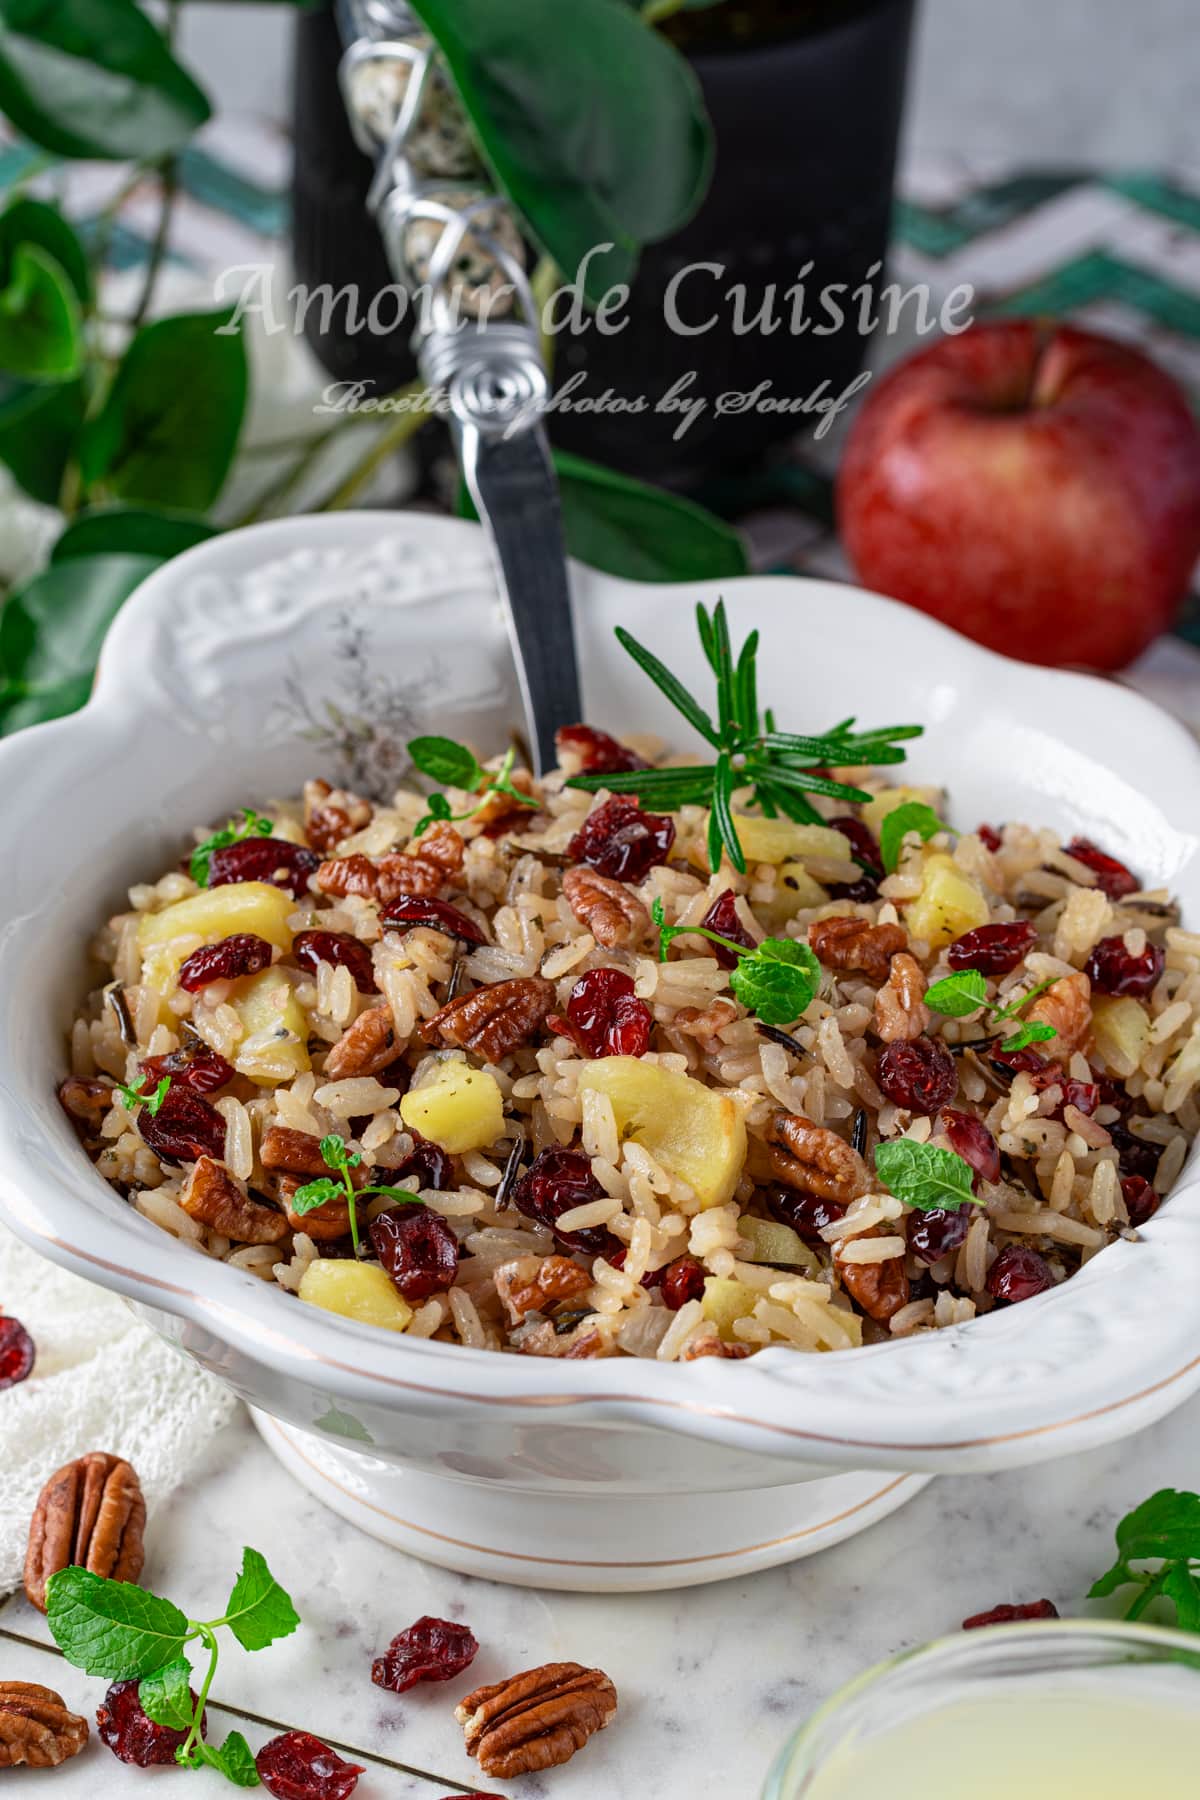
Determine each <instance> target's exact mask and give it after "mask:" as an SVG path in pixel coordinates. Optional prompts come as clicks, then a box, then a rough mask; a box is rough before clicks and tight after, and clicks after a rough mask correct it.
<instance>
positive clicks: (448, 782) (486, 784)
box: [408, 737, 539, 838]
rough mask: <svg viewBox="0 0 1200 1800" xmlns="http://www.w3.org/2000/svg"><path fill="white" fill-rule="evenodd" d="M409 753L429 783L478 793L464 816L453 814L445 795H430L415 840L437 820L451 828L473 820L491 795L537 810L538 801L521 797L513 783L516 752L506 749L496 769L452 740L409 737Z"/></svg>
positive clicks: (525, 795) (526, 796) (417, 827)
mask: <svg viewBox="0 0 1200 1800" xmlns="http://www.w3.org/2000/svg"><path fill="white" fill-rule="evenodd" d="M408 754H409V758H410V760H411V762H412V765H413V767H414V768H415V769H419V770H420V771H421V773H422V775H428V776H429V777H430V779H431V780H432V781H440V782H442V783H444V785H445V786H446V787H455V788H462V789H464V790H465V791H466V792H467V793H469V794H470V793H478V794H479V799H478V801H477V802H476V804H475V805H474V806H473V807H472V808H471V810H470V812H465V813H456V812H455V811H454V809H453V808H452V807H451V805H450V802H449V801H448V800H447V798H446V796H445V794H442V793H434V794H430V796H429V799H428V802H427V804H428V807H429V811H428V812H427V813H426V814H425V816H424V818H422V819H419V820H418V821H417V825H416V829H415V830H414V832H413V836H414V837H415V838H419V837H421V836H423V834H424V833H425V832H426V831H428V830H429V827H430V826H431V825H432V824H433V823H434V821H435V820H438V819H444V820H445V821H446V823H447V824H451V825H460V824H462V823H463V822H464V820H467V819H474V818H475V817H476V816H477V815H478V814H479V813H481V812H482V811H483V809H484V807H485V806H486V805H487V803H488V801H489V800H490V799H491V797H492V795H493V794H507V795H508V797H509V799H510V800H515V801H516V803H517V805H518V806H528V807H531V808H532V809H533V811H534V812H536V811H537V809H538V804H539V803H538V801H536V800H535V799H534V798H533V796H532V795H531V794H523V793H522V792H521V790H520V788H519V787H517V786H516V784H515V783H514V781H513V778H512V772H513V764H514V762H515V761H516V756H517V753H516V751H515V750H509V752H508V754H507V756H506V757H505V758H504V761H503V762H502V763H501V764H500V767H499V768H498V769H485V768H484V767H483V765H482V763H480V762H478V761H477V760H476V758H475V756H474V754H473V752H472V751H470V750H468V749H467V746H466V745H465V744H459V743H456V742H455V740H454V739H453V738H446V737H418V738H410V739H409V744H408Z"/></svg>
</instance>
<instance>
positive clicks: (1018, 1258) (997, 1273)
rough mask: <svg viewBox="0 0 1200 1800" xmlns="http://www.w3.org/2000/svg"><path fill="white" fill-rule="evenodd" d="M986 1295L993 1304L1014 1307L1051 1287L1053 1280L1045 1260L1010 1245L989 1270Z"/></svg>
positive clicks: (1019, 1246) (1023, 1248)
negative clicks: (1004, 1302) (1000, 1301)
mask: <svg viewBox="0 0 1200 1800" xmlns="http://www.w3.org/2000/svg"><path fill="white" fill-rule="evenodd" d="M986 1285H987V1291H988V1293H989V1294H990V1295H991V1296H992V1298H993V1300H1003V1301H1006V1302H1007V1303H1008V1304H1009V1305H1011V1306H1015V1305H1016V1303H1017V1302H1018V1301H1019V1300H1032V1299H1033V1297H1034V1295H1035V1294H1044V1293H1045V1292H1046V1289H1047V1288H1052V1287H1053V1286H1054V1276H1053V1274H1052V1273H1051V1271H1050V1265H1049V1263H1048V1262H1047V1261H1046V1259H1045V1257H1044V1256H1039V1255H1038V1253H1037V1251H1036V1250H1030V1249H1028V1248H1027V1247H1026V1245H1024V1244H1009V1245H1008V1246H1007V1248H1005V1249H1004V1250H1002V1251H1001V1252H1000V1254H999V1256H998V1257H997V1258H996V1260H995V1262H994V1263H993V1264H992V1266H991V1268H990V1269H989V1270H988V1276H987V1284H986Z"/></svg>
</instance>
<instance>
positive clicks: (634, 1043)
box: [546, 969, 654, 1056]
mask: <svg viewBox="0 0 1200 1800" xmlns="http://www.w3.org/2000/svg"><path fill="white" fill-rule="evenodd" d="M546 1023H547V1025H549V1027H550V1029H551V1030H552V1031H557V1032H560V1033H561V1034H562V1035H563V1036H564V1037H569V1038H570V1039H571V1040H572V1042H573V1043H574V1044H575V1045H576V1046H577V1048H578V1049H580V1050H582V1052H583V1054H584V1055H585V1056H644V1055H645V1054H646V1051H647V1050H648V1049H649V1048H650V1033H651V1031H652V1029H653V1026H654V1018H653V1015H652V1014H651V1011H650V1008H649V1007H648V1006H647V1005H646V1002H645V1001H644V1000H639V999H638V997H637V995H636V994H635V993H634V991H633V977H632V976H631V975H626V974H624V973H623V972H622V971H621V970H620V969H589V970H588V972H587V974H586V975H581V976H580V978H579V980H578V981H577V982H576V983H575V986H574V987H573V988H572V989H571V997H570V999H569V1000H568V1001H567V1016H566V1018H562V1017H561V1016H559V1015H558V1014H554V1013H552V1014H551V1015H550V1017H549V1018H548V1019H547V1020H546Z"/></svg>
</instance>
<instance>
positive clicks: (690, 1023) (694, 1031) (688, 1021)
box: [671, 1000, 738, 1043]
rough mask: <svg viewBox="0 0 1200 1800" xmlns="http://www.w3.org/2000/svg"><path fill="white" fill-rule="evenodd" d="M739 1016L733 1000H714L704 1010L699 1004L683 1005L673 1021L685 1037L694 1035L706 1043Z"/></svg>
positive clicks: (677, 1029)
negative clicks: (701, 1009)
mask: <svg viewBox="0 0 1200 1800" xmlns="http://www.w3.org/2000/svg"><path fill="white" fill-rule="evenodd" d="M737 1016H738V1009H737V1007H736V1006H735V1005H734V1004H733V1001H732V1000H714V1001H713V1003H712V1005H711V1006H706V1007H705V1009H704V1011H703V1012H701V1011H700V1008H699V1007H698V1006H681V1007H680V1009H679V1011H678V1012H677V1013H676V1014H675V1017H674V1018H673V1019H672V1020H671V1023H672V1025H673V1026H674V1027H675V1029H676V1031H682V1032H683V1034H684V1036H685V1037H694V1038H696V1039H697V1040H698V1041H699V1042H700V1043H704V1041H705V1040H706V1039H708V1038H715V1037H716V1036H717V1035H718V1034H719V1033H720V1032H722V1031H724V1029H725V1027H726V1026H727V1025H732V1024H733V1022H734V1020H735V1019H736V1018H737Z"/></svg>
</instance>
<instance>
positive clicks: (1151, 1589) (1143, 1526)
mask: <svg viewBox="0 0 1200 1800" xmlns="http://www.w3.org/2000/svg"><path fill="white" fill-rule="evenodd" d="M1116 1535H1117V1552H1118V1554H1117V1560H1116V1562H1115V1563H1114V1564H1113V1566H1112V1568H1111V1569H1108V1570H1106V1572H1105V1573H1104V1574H1103V1575H1102V1576H1101V1577H1100V1579H1099V1581H1096V1582H1093V1584H1092V1586H1091V1587H1090V1588H1089V1589H1088V1599H1089V1600H1103V1599H1105V1598H1106V1597H1107V1596H1108V1595H1109V1594H1113V1593H1115V1592H1116V1591H1117V1589H1118V1588H1123V1587H1135V1588H1136V1589H1137V1592H1136V1593H1135V1595H1134V1597H1133V1599H1132V1600H1131V1601H1130V1603H1129V1606H1128V1608H1127V1610H1126V1613H1125V1617H1126V1618H1127V1619H1138V1618H1140V1617H1141V1616H1142V1614H1143V1613H1144V1612H1145V1610H1146V1608H1147V1607H1148V1606H1149V1605H1150V1603H1151V1601H1152V1600H1157V1599H1159V1598H1162V1599H1165V1600H1170V1601H1171V1602H1172V1603H1173V1604H1174V1607H1175V1619H1176V1623H1177V1624H1178V1625H1179V1627H1180V1629H1181V1630H1183V1631H1197V1632H1200V1494H1193V1493H1190V1492H1188V1491H1187V1490H1186V1489H1185V1490H1177V1489H1175V1488H1160V1489H1159V1491H1158V1493H1156V1494H1151V1496H1150V1498H1149V1499H1148V1500H1143V1502H1142V1504H1141V1505H1140V1506H1136V1507H1134V1509H1133V1511H1132V1512H1130V1513H1126V1515H1125V1517H1124V1518H1123V1519H1122V1520H1121V1522H1120V1524H1119V1525H1118V1526H1117V1534H1116ZM1142 1562H1157V1563H1158V1564H1159V1565H1160V1566H1159V1568H1158V1569H1157V1570H1151V1569H1134V1568H1133V1567H1132V1566H1131V1565H1132V1564H1134V1563H1142Z"/></svg>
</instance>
